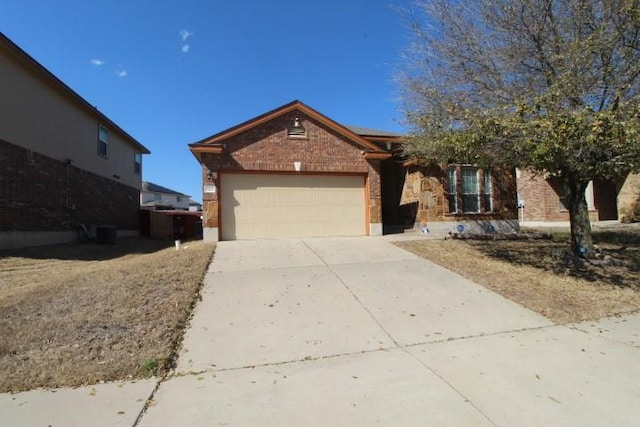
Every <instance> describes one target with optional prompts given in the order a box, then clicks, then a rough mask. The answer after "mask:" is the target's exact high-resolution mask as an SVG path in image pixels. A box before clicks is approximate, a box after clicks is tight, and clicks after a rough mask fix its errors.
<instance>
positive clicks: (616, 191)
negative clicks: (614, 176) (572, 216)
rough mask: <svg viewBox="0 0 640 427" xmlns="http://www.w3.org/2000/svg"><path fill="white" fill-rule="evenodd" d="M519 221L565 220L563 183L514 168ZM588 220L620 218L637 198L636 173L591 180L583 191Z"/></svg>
mask: <svg viewBox="0 0 640 427" xmlns="http://www.w3.org/2000/svg"><path fill="white" fill-rule="evenodd" d="M517 185H518V200H519V205H520V221H521V224H523V225H530V226H535V225H541V224H543V223H558V224H565V223H568V222H569V211H568V210H567V207H566V206H567V205H566V202H565V197H566V196H565V194H566V192H565V189H564V185H563V184H562V182H561V181H560V180H559V179H556V178H548V179H545V178H544V177H540V176H535V175H533V174H532V173H531V172H528V171H524V170H518V171H517ZM585 199H586V201H587V206H588V209H589V218H590V220H591V221H593V222H596V221H612V220H621V221H624V220H625V217H628V216H629V213H630V211H631V209H633V206H634V205H635V204H636V203H638V202H639V201H640V175H638V174H630V175H628V176H627V177H625V178H624V179H620V180H618V181H607V180H594V181H591V182H590V183H589V186H588V187H587V189H586V191H585Z"/></svg>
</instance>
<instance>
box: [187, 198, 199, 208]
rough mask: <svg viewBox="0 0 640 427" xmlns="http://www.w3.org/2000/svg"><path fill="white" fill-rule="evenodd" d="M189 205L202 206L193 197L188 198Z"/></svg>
mask: <svg viewBox="0 0 640 427" xmlns="http://www.w3.org/2000/svg"><path fill="white" fill-rule="evenodd" d="M189 206H199V207H202V203H198V202H196V201H195V200H193V199H189Z"/></svg>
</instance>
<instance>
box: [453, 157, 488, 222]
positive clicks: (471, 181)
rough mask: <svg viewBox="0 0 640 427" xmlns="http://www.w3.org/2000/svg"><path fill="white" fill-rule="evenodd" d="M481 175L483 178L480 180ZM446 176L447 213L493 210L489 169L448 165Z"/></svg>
mask: <svg viewBox="0 0 640 427" xmlns="http://www.w3.org/2000/svg"><path fill="white" fill-rule="evenodd" d="M481 177H483V178H484V179H483V180H481ZM447 178H448V179H447V181H448V182H447V190H448V191H447V197H448V199H449V213H452V214H454V213H479V212H491V211H492V210H493V185H492V180H491V171H489V170H484V171H483V170H482V169H480V168H477V167H471V166H462V167H460V166H450V167H449V168H448V169H447ZM481 183H482V184H483V185H482V189H481V186H480V184H481ZM481 201H482V205H481Z"/></svg>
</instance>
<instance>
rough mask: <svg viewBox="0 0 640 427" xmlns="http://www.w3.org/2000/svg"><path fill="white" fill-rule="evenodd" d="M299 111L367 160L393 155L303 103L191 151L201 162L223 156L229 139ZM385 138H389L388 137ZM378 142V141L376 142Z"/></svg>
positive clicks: (273, 112) (215, 137) (271, 113)
mask: <svg viewBox="0 0 640 427" xmlns="http://www.w3.org/2000/svg"><path fill="white" fill-rule="evenodd" d="M294 110H298V111H301V112H302V113H304V114H306V115H307V116H309V117H310V118H312V119H314V120H316V121H318V122H319V123H321V124H323V125H325V126H327V127H329V128H330V129H332V130H334V131H335V132H337V133H338V134H340V135H342V136H343V137H344V138H345V139H347V140H349V141H352V142H354V143H355V144H357V145H359V146H360V147H361V148H362V150H363V154H364V155H365V157H367V158H380V159H382V158H388V157H390V156H391V153H389V152H387V151H385V150H383V149H381V148H380V147H379V146H378V145H376V144H375V143H374V142H372V141H371V140H368V139H367V138H364V137H363V136H361V135H359V134H358V133H356V132H354V131H353V130H351V129H349V128H348V127H346V126H344V125H341V124H340V123H338V122H336V121H334V120H332V119H330V118H329V117H327V116H325V115H324V114H322V113H320V112H318V111H316V110H314V109H313V108H311V107H309V106H307V105H305V104H303V103H302V102H301V101H297V100H296V101H293V102H290V103H288V104H285V105H283V106H281V107H278V108H276V109H274V110H271V111H269V112H267V113H264V114H262V115H260V116H258V117H254V118H253V119H250V120H247V121H246V122H243V123H240V124H239V125H236V126H233V127H231V128H229V129H227V130H224V131H222V132H220V133H217V134H215V135H212V136H210V137H208V138H205V139H203V140H201V141H198V142H194V143H192V144H189V149H190V150H191V152H192V153H193V155H194V156H195V157H196V158H197V159H198V161H201V159H200V155H201V154H202V153H213V154H222V152H223V151H224V144H223V143H224V141H226V140H227V139H229V138H231V137H233V136H236V135H238V134H240V133H242V132H246V131H247V130H249V129H253V128H255V127H257V126H260V125H261V124H263V123H266V122H268V121H271V120H273V119H275V118H277V117H280V116H282V115H284V114H287V113H289V112H291V111H294ZM385 138H388V136H386V137H385ZM376 142H377V141H376Z"/></svg>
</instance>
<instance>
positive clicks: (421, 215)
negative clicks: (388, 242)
mask: <svg viewBox="0 0 640 427" xmlns="http://www.w3.org/2000/svg"><path fill="white" fill-rule="evenodd" d="M492 182H493V188H492V193H493V209H492V212H486V213H477V214H451V213H450V212H449V201H448V199H447V194H446V192H445V189H446V188H447V174H446V169H445V168H442V167H440V166H438V165H428V166H422V165H413V166H409V167H407V169H406V175H405V182H404V186H403V189H402V197H401V200H400V211H401V212H400V215H401V217H402V218H403V222H404V225H405V227H413V226H420V225H421V224H425V223H426V224H429V223H433V222H473V221H476V222H477V221H484V222H487V221H497V220H516V219H517V218H518V212H517V208H516V196H515V194H516V189H515V179H514V177H513V174H512V173H511V172H510V171H500V170H493V171H492Z"/></svg>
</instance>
